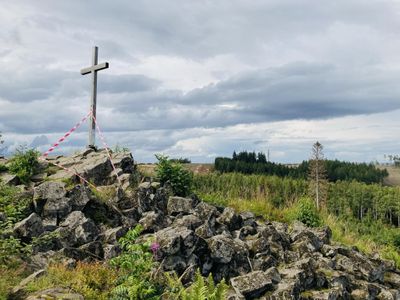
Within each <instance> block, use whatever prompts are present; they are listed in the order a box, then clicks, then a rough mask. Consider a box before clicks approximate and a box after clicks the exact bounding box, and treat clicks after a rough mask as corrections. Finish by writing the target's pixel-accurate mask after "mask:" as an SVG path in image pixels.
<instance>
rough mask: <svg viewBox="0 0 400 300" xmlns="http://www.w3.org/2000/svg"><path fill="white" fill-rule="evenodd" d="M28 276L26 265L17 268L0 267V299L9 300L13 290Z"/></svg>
mask: <svg viewBox="0 0 400 300" xmlns="http://www.w3.org/2000/svg"><path fill="white" fill-rule="evenodd" d="M28 275H29V273H28V272H27V270H26V268H25V265H22V264H21V265H19V266H18V267H15V268H10V267H6V266H2V265H0V299H8V296H9V293H10V291H11V290H12V288H13V287H15V286H16V285H17V284H18V283H20V282H21V280H22V279H23V278H25V277H26V276H28Z"/></svg>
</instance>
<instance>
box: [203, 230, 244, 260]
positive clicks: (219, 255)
mask: <svg viewBox="0 0 400 300" xmlns="http://www.w3.org/2000/svg"><path fill="white" fill-rule="evenodd" d="M207 243H208V247H209V248H210V251H211V258H212V259H213V260H214V261H215V262H217V263H224V264H226V263H229V262H230V261H231V260H232V258H233V257H234V256H235V255H239V256H245V257H247V256H248V251H247V248H246V245H245V244H244V243H243V242H242V241H241V240H238V239H235V240H234V239H232V238H229V237H227V236H225V235H222V234H221V235H216V236H213V237H212V238H210V239H208V240H207Z"/></svg>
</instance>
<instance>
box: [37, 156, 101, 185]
mask: <svg viewBox="0 0 400 300" xmlns="http://www.w3.org/2000/svg"><path fill="white" fill-rule="evenodd" d="M39 159H41V160H43V161H46V162H48V163H50V164H52V165H55V166H57V167H59V168H61V169H63V170H64V171H67V172H68V173H72V174H74V175H75V176H76V177H78V178H79V179H80V180H81V181H83V182H85V183H87V184H88V185H90V186H91V187H93V188H94V189H96V190H97V187H96V186H95V185H94V184H93V183H91V182H89V181H87V180H86V179H85V178H83V177H82V176H81V175H79V174H78V173H77V172H75V171H74V170H71V169H68V168H66V167H64V166H62V165H60V164H58V163H56V162H54V161H47V160H46V159H45V158H44V157H39Z"/></svg>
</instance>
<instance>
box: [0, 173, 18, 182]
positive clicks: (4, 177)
mask: <svg viewBox="0 0 400 300" xmlns="http://www.w3.org/2000/svg"><path fill="white" fill-rule="evenodd" d="M0 182H2V183H4V184H7V185H19V184H20V183H21V181H20V180H19V178H18V176H17V175H13V174H8V173H4V174H1V175H0Z"/></svg>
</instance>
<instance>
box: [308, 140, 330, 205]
mask: <svg viewBox="0 0 400 300" xmlns="http://www.w3.org/2000/svg"><path fill="white" fill-rule="evenodd" d="M322 150H323V146H322V145H321V143H320V142H318V141H317V142H316V143H315V144H314V145H313V147H312V152H311V158H310V161H309V170H308V172H309V175H308V176H309V182H310V195H311V196H312V197H313V198H314V200H315V205H316V207H317V209H318V210H320V209H321V207H322V206H323V205H325V204H326V200H327V196H328V181H327V176H326V169H325V160H324V153H323V152H322Z"/></svg>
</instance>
